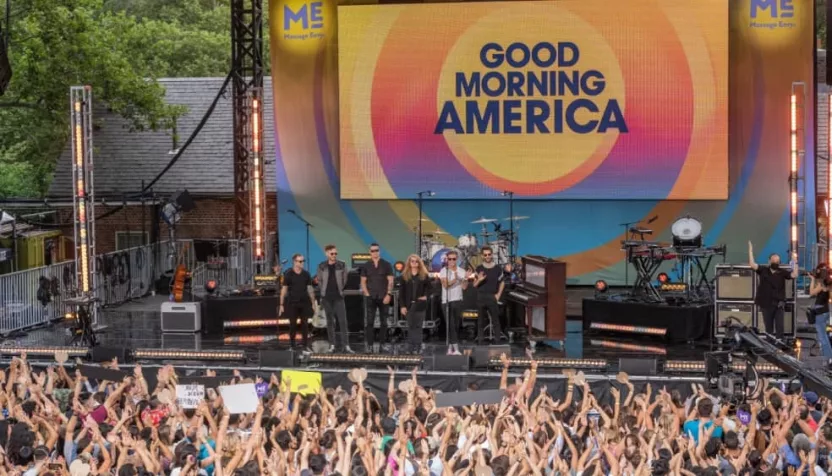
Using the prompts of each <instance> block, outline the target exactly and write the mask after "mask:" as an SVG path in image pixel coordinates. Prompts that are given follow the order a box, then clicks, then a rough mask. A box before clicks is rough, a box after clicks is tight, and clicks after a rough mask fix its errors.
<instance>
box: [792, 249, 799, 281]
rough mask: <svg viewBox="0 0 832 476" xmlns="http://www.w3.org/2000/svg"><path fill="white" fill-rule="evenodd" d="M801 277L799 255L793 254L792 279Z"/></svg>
mask: <svg viewBox="0 0 832 476" xmlns="http://www.w3.org/2000/svg"><path fill="white" fill-rule="evenodd" d="M799 275H800V266H798V265H797V253H792V279H797V277H798V276H799Z"/></svg>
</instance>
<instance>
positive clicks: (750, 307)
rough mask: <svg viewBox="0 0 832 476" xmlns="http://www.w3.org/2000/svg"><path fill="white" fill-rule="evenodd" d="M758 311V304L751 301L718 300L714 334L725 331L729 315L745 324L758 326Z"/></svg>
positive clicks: (720, 333)
mask: <svg viewBox="0 0 832 476" xmlns="http://www.w3.org/2000/svg"><path fill="white" fill-rule="evenodd" d="M756 311H757V309H756V306H754V303H751V302H747V303H742V302H717V303H716V319H715V320H714V322H715V326H714V335H722V334H724V333H725V325H726V324H727V323H728V322H729V319H728V318H729V317H733V318H735V319H737V320H738V321H740V323H741V324H742V325H744V326H748V327H757V319H756V316H757V314H756Z"/></svg>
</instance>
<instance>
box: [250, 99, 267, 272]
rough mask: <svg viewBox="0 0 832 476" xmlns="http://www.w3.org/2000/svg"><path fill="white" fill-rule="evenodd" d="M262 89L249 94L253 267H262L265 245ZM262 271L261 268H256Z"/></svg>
mask: <svg viewBox="0 0 832 476" xmlns="http://www.w3.org/2000/svg"><path fill="white" fill-rule="evenodd" d="M262 97H263V94H262V89H260V88H252V89H251V96H250V110H251V121H250V124H251V161H250V167H251V170H250V171H249V181H250V183H249V190H250V191H251V224H250V225H251V249H252V259H253V260H254V262H255V268H262V267H263V265H264V264H265V260H266V256H265V247H266V223H265V222H266V213H265V211H264V210H263V208H264V206H265V202H266V187H265V184H264V181H263V176H264V174H263V154H262V151H263V150H262V149H263V146H262V140H261V138H262V137H263V120H262V117H263V112H262V109H263V108H262V100H261V98H262ZM257 272H259V273H262V272H263V270H262V269H257Z"/></svg>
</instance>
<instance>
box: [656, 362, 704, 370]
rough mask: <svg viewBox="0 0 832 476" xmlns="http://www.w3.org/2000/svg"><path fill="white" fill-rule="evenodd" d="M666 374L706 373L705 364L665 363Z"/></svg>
mask: <svg viewBox="0 0 832 476" xmlns="http://www.w3.org/2000/svg"><path fill="white" fill-rule="evenodd" d="M664 370H665V372H674V373H705V362H704V361H695V360H668V361H666V362H665V363H664Z"/></svg>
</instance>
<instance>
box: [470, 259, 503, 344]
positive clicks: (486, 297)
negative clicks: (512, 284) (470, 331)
mask: <svg viewBox="0 0 832 476" xmlns="http://www.w3.org/2000/svg"><path fill="white" fill-rule="evenodd" d="M481 253H482V264H480V265H479V266H477V269H476V273H477V277H476V278H475V279H474V287H475V288H477V312H478V314H479V315H478V316H477V345H483V340H484V339H485V326H486V319H488V318H489V317H490V318H491V332H492V334H493V335H494V339H500V340H502V338H503V334H502V331H501V330H500V306H499V304H498V303H499V302H500V296H502V295H503V289H505V286H506V283H505V280H504V279H503V274H504V273H503V269H502V268H501V267H500V266H497V263H495V262H494V251H493V250H492V249H491V247H490V246H483V247H482V250H481Z"/></svg>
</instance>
